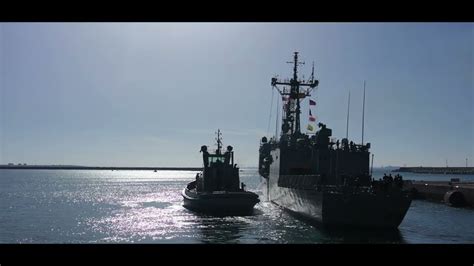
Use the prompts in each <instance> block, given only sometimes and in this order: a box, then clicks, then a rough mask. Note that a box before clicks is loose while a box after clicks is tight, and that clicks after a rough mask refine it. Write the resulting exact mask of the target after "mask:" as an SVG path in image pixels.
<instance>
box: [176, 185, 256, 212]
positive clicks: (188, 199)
mask: <svg viewBox="0 0 474 266" xmlns="http://www.w3.org/2000/svg"><path fill="white" fill-rule="evenodd" d="M182 195H183V199H184V205H183V206H184V207H185V208H187V209H189V210H192V211H197V212H201V213H208V214H212V215H246V214H252V212H253V208H254V206H255V204H257V203H258V202H259V201H260V200H259V199H258V195H257V194H255V193H252V192H247V191H242V192H226V191H214V192H208V193H206V192H204V193H196V192H195V191H192V190H189V189H187V188H185V189H183V191H182Z"/></svg>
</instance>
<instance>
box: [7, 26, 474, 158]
mask: <svg viewBox="0 0 474 266" xmlns="http://www.w3.org/2000/svg"><path fill="white" fill-rule="evenodd" d="M473 41H474V24H473V23H0V164H7V163H27V164H73V165H89V166H200V165H201V164H202V162H201V161H202V159H201V154H200V153H199V152H198V151H199V148H200V146H201V145H208V146H210V147H214V144H215V131H216V130H217V129H220V130H221V131H222V133H223V142H224V145H225V146H227V145H232V146H233V147H234V151H235V160H236V162H237V163H238V164H239V165H240V166H241V167H251V166H256V165H257V164H258V148H259V142H260V139H261V138H262V137H263V136H270V137H271V136H272V135H274V134H275V119H276V115H275V109H276V108H275V107H276V98H277V97H276V94H274V95H273V101H272V87H271V85H270V80H271V78H272V77H273V76H275V75H279V77H280V78H287V77H288V78H290V77H291V73H292V68H291V65H289V64H287V63H286V62H287V61H292V56H293V52H295V51H298V52H299V53H300V59H301V60H302V61H305V63H306V64H305V65H303V66H302V67H301V69H300V74H301V77H302V75H305V78H307V77H309V75H310V73H311V63H312V62H313V61H314V62H315V76H316V78H317V79H318V80H319V81H320V84H319V87H318V88H317V89H316V90H315V91H314V92H313V94H312V97H311V98H312V99H314V100H315V101H316V102H317V105H316V107H313V108H312V113H313V114H314V115H316V117H317V119H318V120H317V122H323V123H325V124H326V125H327V127H329V128H331V129H332V132H333V137H335V138H343V137H345V134H346V115H347V113H346V112H347V98H348V92H349V91H350V93H351V104H350V121H349V138H350V139H351V140H354V141H355V142H356V143H360V142H361V130H362V124H361V121H362V99H363V82H364V80H365V81H366V105H365V129H364V141H365V142H370V143H371V146H372V148H371V150H370V151H371V152H372V153H373V154H374V155H375V159H374V166H376V167H377V166H388V165H395V166H403V165H406V166H445V165H446V160H447V161H448V165H449V166H465V163H466V158H468V163H469V165H470V166H474V95H473V94H474V68H473V61H474V53H473V50H474V42H473ZM272 102H273V103H272ZM280 106H281V104H280ZM271 108H272V109H273V114H272V115H271V114H270V109H271ZM307 113H308V104H307V99H306V100H305V102H303V104H302V119H301V121H302V124H301V126H302V128H306V124H307V121H308V118H307ZM269 124H270V127H269Z"/></svg>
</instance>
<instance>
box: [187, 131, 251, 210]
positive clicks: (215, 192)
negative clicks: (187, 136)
mask: <svg viewBox="0 0 474 266" xmlns="http://www.w3.org/2000/svg"><path fill="white" fill-rule="evenodd" d="M216 140H217V150H216V151H215V153H210V152H208V150H207V146H201V150H200V152H202V158H203V171H202V172H201V173H198V174H197V175H196V180H194V181H192V182H190V183H189V184H188V185H187V186H186V188H184V189H183V191H182V193H181V194H182V196H183V200H184V207H185V208H187V209H190V210H193V211H197V212H200V213H206V214H211V215H248V214H252V212H253V207H254V206H255V204H257V203H258V202H259V201H260V200H259V199H258V195H257V194H255V193H253V192H250V191H246V190H245V184H244V183H240V178H239V167H237V164H234V152H233V148H232V146H227V150H226V152H225V153H222V139H221V133H220V130H218V131H217V138H216Z"/></svg>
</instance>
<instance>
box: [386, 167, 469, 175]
mask: <svg viewBox="0 0 474 266" xmlns="http://www.w3.org/2000/svg"><path fill="white" fill-rule="evenodd" d="M392 172H410V173H418V174H468V175H471V174H474V167H421V166H420V167H400V168H399V169H395V170H393V171H392Z"/></svg>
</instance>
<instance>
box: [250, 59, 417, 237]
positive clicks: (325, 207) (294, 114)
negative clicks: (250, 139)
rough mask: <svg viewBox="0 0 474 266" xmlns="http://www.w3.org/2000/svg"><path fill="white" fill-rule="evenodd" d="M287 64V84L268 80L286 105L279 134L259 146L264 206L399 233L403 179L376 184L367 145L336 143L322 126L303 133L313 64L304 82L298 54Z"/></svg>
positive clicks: (404, 205)
mask: <svg viewBox="0 0 474 266" xmlns="http://www.w3.org/2000/svg"><path fill="white" fill-rule="evenodd" d="M288 63H291V64H293V77H292V78H291V79H289V80H280V79H278V78H276V77H274V78H272V79H271V85H272V87H273V88H274V89H276V90H277V91H278V92H279V93H280V94H281V95H282V101H283V103H284V104H282V109H283V112H282V115H281V116H282V119H281V132H280V134H276V135H275V136H274V137H272V138H271V139H267V137H263V138H262V139H261V142H260V149H259V164H258V165H259V166H258V171H259V174H260V175H261V176H262V177H263V178H262V182H263V186H262V187H263V190H264V195H265V196H266V198H267V200H269V201H271V202H273V203H275V204H277V205H279V206H280V207H283V208H284V209H287V210H289V211H291V212H292V213H295V214H298V215H297V216H299V217H303V218H308V219H310V220H311V221H315V222H317V223H318V224H322V225H323V226H328V227H332V226H336V227H340V226H343V227H366V228H385V229H389V228H391V229H396V228H398V226H399V225H400V223H401V222H402V220H403V218H404V217H405V214H406V212H407V211H408V208H409V207H410V204H411V197H410V194H409V192H408V191H405V190H404V189H403V179H402V177H401V176H397V177H396V178H395V180H394V179H393V178H392V177H391V176H390V177H388V176H384V179H383V180H381V179H379V180H374V179H373V178H372V174H371V172H370V171H369V170H370V169H369V154H370V152H369V149H370V143H366V144H364V143H363V138H362V143H361V144H356V143H355V142H353V141H350V142H349V140H348V138H347V137H346V138H343V139H342V140H341V142H339V140H337V141H335V139H333V138H330V137H331V136H332V130H331V129H330V128H328V127H326V125H325V124H323V123H318V127H319V130H317V131H316V132H315V133H314V134H308V133H302V132H301V127H300V113H301V106H300V104H301V103H302V101H303V100H304V98H306V97H309V96H311V93H312V92H313V90H314V89H315V88H317V87H318V85H319V81H318V80H317V79H315V78H314V64H313V71H312V74H311V76H310V78H309V79H308V80H306V81H305V80H300V79H299V78H298V66H299V65H300V64H302V63H300V62H298V52H295V53H294V58H293V62H288ZM282 86H283V88H281V87H282ZM364 92H365V90H364ZM278 100H280V99H278ZM364 102H365V93H364Z"/></svg>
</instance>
